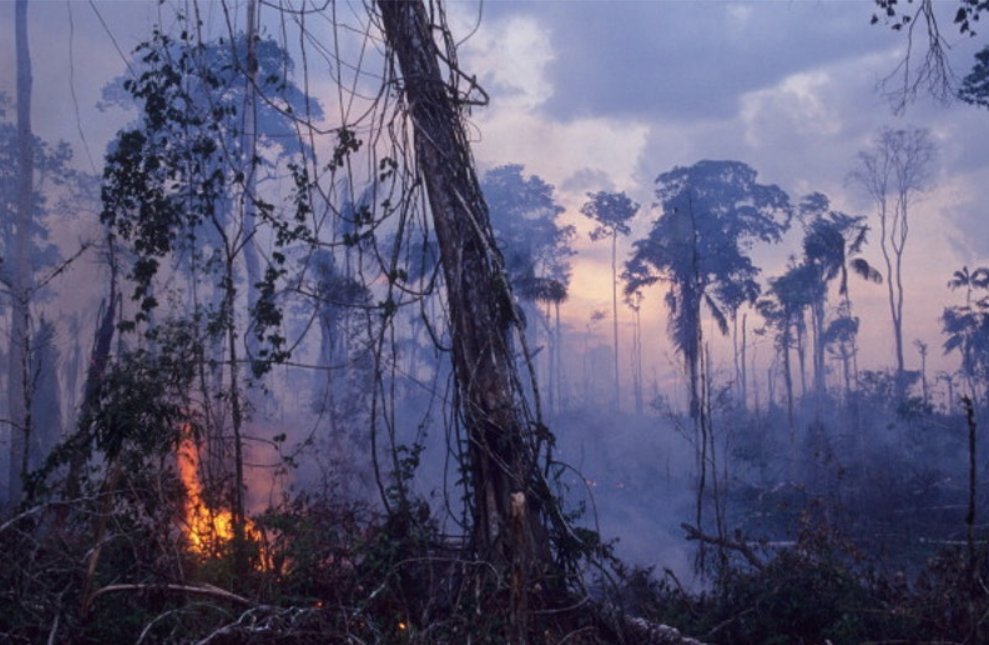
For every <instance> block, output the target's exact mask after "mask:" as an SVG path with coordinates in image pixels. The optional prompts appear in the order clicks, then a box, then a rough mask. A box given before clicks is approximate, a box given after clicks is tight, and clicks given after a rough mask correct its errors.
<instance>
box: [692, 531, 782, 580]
mask: <svg viewBox="0 0 989 645" xmlns="http://www.w3.org/2000/svg"><path fill="white" fill-rule="evenodd" d="M680 528H682V529H683V530H684V531H686V532H687V539H688V540H697V541H699V542H703V543H704V544H713V545H715V546H720V547H722V548H725V549H730V550H732V551H738V552H739V553H741V554H742V557H744V558H745V559H746V560H747V561H748V563H749V564H751V565H752V566H753V567H755V568H756V569H759V570H762V569H763V567H765V566H766V563H765V562H763V561H762V558H760V557H759V556H757V555H756V554H755V551H753V550H752V547H750V546H749V545H748V544H747V543H746V542H745V541H744V540H742V539H741V535H740V534H736V536H735V539H734V540H733V539H731V538H727V537H725V538H721V537H716V536H714V535H707V534H706V533H703V532H701V531H700V529H697V528H695V527H693V526H691V525H690V524H687V523H683V524H680Z"/></svg>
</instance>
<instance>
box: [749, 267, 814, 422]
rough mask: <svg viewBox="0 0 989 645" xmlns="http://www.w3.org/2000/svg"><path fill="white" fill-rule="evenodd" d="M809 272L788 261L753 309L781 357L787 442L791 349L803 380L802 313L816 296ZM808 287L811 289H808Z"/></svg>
mask: <svg viewBox="0 0 989 645" xmlns="http://www.w3.org/2000/svg"><path fill="white" fill-rule="evenodd" d="M815 284H817V283H816V282H815V280H814V279H813V272H812V270H811V269H810V268H809V267H808V266H807V265H805V264H796V263H794V262H793V261H792V259H791V264H790V267H789V269H788V270H787V271H786V272H785V273H784V274H783V275H781V276H779V277H776V278H771V279H770V280H769V292H768V293H767V296H766V297H765V298H761V299H760V300H759V302H758V303H756V309H757V310H758V311H759V313H760V314H761V315H762V317H763V319H765V321H766V324H767V326H768V327H770V328H772V329H774V330H775V332H776V334H775V337H774V342H775V345H776V350H777V352H779V354H780V355H781V356H782V357H783V383H784V386H785V387H786V410H787V422H788V426H789V429H790V440H791V442H792V441H794V439H795V437H794V429H795V424H794V410H793V402H794V396H793V370H792V366H791V362H790V350H791V349H792V348H793V347H794V345H796V348H797V352H798V356H799V357H800V364H801V365H800V367H801V378H803V338H804V335H805V334H806V321H805V318H804V311H805V310H806V309H807V307H809V306H810V304H811V302H812V300H813V299H814V297H815V293H814V288H813V285H815ZM809 286H810V288H809Z"/></svg>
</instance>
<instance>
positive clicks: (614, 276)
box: [611, 231, 621, 412]
mask: <svg viewBox="0 0 989 645" xmlns="http://www.w3.org/2000/svg"><path fill="white" fill-rule="evenodd" d="M611 323H612V329H613V331H614V338H615V405H614V407H615V411H616V412H617V411H619V410H620V409H621V384H620V382H619V380H618V232H617V231H612V232H611Z"/></svg>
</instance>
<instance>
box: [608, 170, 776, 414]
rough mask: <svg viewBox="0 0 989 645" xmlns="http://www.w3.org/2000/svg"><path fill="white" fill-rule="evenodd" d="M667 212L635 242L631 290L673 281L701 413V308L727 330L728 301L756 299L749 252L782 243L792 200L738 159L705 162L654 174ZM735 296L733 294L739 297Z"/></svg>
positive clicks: (693, 398)
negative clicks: (761, 243) (725, 309)
mask: <svg viewBox="0 0 989 645" xmlns="http://www.w3.org/2000/svg"><path fill="white" fill-rule="evenodd" d="M656 196H657V198H659V201H660V204H661V205H662V208H663V212H662V215H661V216H660V217H659V218H658V219H657V220H656V221H655V223H654V224H653V227H652V230H651V231H650V232H649V234H648V236H647V237H645V238H643V239H641V240H637V241H636V242H635V243H634V247H635V248H634V251H633V253H632V257H631V258H630V259H629V260H628V262H626V265H625V276H626V287H625V288H626V291H627V292H628V293H633V292H634V291H635V290H637V289H640V288H642V287H644V286H647V285H651V284H654V283H656V282H660V281H662V282H664V283H666V284H667V285H668V290H667V293H666V303H667V306H668V307H669V315H670V335H671V338H672V340H673V342H674V345H675V346H676V348H677V351H678V352H680V354H681V355H682V356H683V359H684V364H685V368H686V371H687V377H688V395H689V401H690V415H691V417H692V418H697V417H698V416H699V414H700V395H699V385H700V382H699V377H700V375H699V373H698V369H699V362H700V349H701V344H702V332H701V324H700V323H701V306H702V304H706V305H707V307H708V310H709V312H710V313H711V315H712V316H713V317H714V319H715V321H717V323H718V326H719V328H720V329H721V330H722V333H726V332H727V328H728V324H727V318H726V316H725V314H724V312H723V304H724V303H723V302H721V301H719V298H724V299H726V300H727V299H728V298H727V294H728V293H734V292H735V291H736V290H740V292H741V293H742V294H744V298H743V299H744V300H745V301H748V302H753V301H754V300H755V298H756V296H757V295H758V293H759V285H758V283H757V282H756V279H755V278H756V276H757V275H758V273H759V269H758V268H756V266H755V265H754V264H753V263H752V260H751V259H750V258H749V256H748V255H747V253H746V252H747V251H748V249H749V248H751V246H752V245H753V243H754V242H755V241H757V240H761V241H764V242H778V241H779V240H780V239H781V237H782V234H783V232H784V231H785V230H786V229H787V227H788V226H789V222H790V217H791V214H792V213H791V207H790V201H789V198H788V197H787V195H786V193H785V192H783V191H782V190H781V189H780V188H778V187H777V186H772V185H763V184H760V183H758V182H757V181H756V171H755V170H753V169H752V168H750V167H749V166H747V165H746V164H744V163H741V162H737V161H700V162H698V163H696V164H694V165H693V166H690V167H686V168H684V167H676V168H674V169H673V170H671V171H669V172H666V173H663V174H661V175H659V177H658V178H657V179H656ZM733 300H734V298H733Z"/></svg>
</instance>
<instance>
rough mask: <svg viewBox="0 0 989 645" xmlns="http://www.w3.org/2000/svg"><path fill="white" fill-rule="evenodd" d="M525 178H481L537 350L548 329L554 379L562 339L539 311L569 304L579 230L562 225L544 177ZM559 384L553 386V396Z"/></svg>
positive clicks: (515, 172)
mask: <svg viewBox="0 0 989 645" xmlns="http://www.w3.org/2000/svg"><path fill="white" fill-rule="evenodd" d="M524 173H525V169H524V168H523V167H522V166H520V165H517V164H512V165H507V166H499V167H497V168H492V169H491V170H488V171H487V172H485V173H484V175H483V177H482V178H481V190H482V192H483V193H484V199H485V201H486V202H487V204H488V212H489V213H490V217H491V226H492V229H493V230H494V234H495V240H496V242H497V244H498V248H499V250H500V251H501V253H502V255H503V257H504V258H505V267H506V270H507V271H508V276H509V280H510V282H511V285H512V291H513V293H514V295H515V296H516V297H517V298H518V299H519V301H520V303H521V305H522V310H523V311H524V312H525V323H526V333H527V338H528V339H529V343H530V346H532V347H535V346H536V344H537V339H538V330H539V328H540V326H542V327H543V328H544V329H545V332H546V338H547V339H548V340H549V345H550V348H551V351H550V352H548V354H549V358H550V360H549V368H550V369H549V370H548V373H549V374H550V375H552V373H553V359H554V357H556V358H558V356H557V349H558V346H559V344H560V339H559V337H558V335H557V337H556V338H554V335H556V334H555V332H554V331H553V327H552V325H551V324H550V316H549V314H548V313H547V314H546V315H545V318H544V314H543V313H542V311H541V310H540V308H539V307H538V306H537V305H538V304H546V305H548V306H552V305H557V306H558V305H559V304H560V303H562V302H563V301H564V300H565V299H566V296H567V289H568V287H569V284H570V258H571V256H573V254H574V251H573V248H572V247H571V241H572V240H573V237H574V235H575V229H574V227H573V226H572V225H571V226H561V225H560V224H559V223H558V221H557V220H558V218H559V216H560V215H561V214H562V213H563V210H564V209H563V207H561V206H560V205H559V204H558V203H557V202H556V199H555V197H554V195H553V186H551V185H550V184H547V183H546V182H545V181H543V180H542V178H540V177H539V176H538V175H530V176H528V177H527V176H525V174H524ZM556 331H557V332H558V331H559V327H557V329H556ZM558 381H559V379H555V380H554V381H553V382H551V383H550V384H549V385H550V388H549V391H550V392H551V393H552V392H553V385H554V384H556V383H558ZM555 398H558V397H554V399H555Z"/></svg>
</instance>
